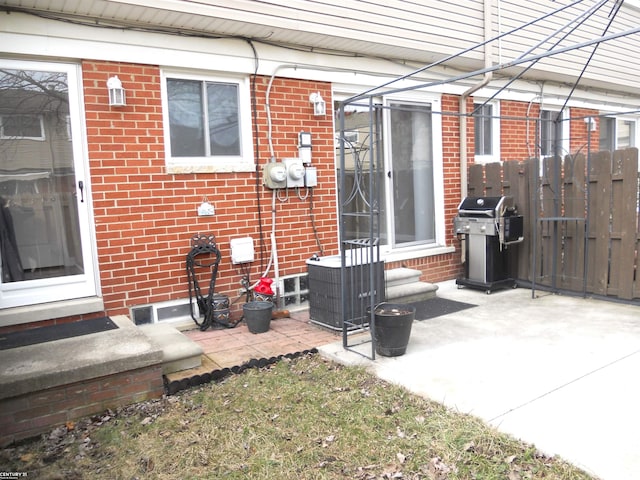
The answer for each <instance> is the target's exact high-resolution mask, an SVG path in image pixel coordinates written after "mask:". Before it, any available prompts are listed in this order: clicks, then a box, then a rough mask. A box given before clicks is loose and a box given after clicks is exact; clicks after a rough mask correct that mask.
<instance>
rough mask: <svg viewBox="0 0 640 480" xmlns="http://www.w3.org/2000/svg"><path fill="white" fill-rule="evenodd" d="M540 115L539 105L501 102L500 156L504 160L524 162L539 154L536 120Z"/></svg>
mask: <svg viewBox="0 0 640 480" xmlns="http://www.w3.org/2000/svg"><path fill="white" fill-rule="evenodd" d="M539 115H540V108H539V105H537V104H529V103H526V102H514V101H501V102H500V116H501V119H500V155H501V157H502V160H505V161H509V160H516V161H522V160H524V159H526V158H530V157H534V156H536V155H537V154H538V150H537V149H536V145H537V142H536V133H537V130H536V120H537V118H538V117H539Z"/></svg>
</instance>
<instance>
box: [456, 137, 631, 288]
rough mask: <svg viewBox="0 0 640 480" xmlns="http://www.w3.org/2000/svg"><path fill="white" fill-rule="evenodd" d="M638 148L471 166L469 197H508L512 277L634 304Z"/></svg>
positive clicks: (534, 283) (534, 284) (535, 283)
mask: <svg viewBox="0 0 640 480" xmlns="http://www.w3.org/2000/svg"><path fill="white" fill-rule="evenodd" d="M639 182H640V178H639V175H638V149H636V148H628V149H624V150H617V151H615V152H614V153H613V154H611V152H597V153H591V154H590V155H584V154H577V155H570V156H567V157H565V158H563V159H555V158H547V159H545V160H544V161H542V162H539V161H538V160H537V159H530V160H526V161H523V162H516V161H509V162H504V163H502V164H500V163H489V164H486V165H477V164H476V165H471V166H470V168H469V185H468V195H469V196H471V197H475V196H500V195H509V196H512V197H513V198H514V202H515V205H516V207H517V208H518V212H519V213H520V214H522V215H523V216H524V241H523V242H522V243H520V244H516V245H513V246H510V247H509V249H510V252H511V253H510V262H511V267H512V270H513V272H512V274H513V275H514V276H515V277H516V278H517V279H518V280H519V281H521V282H525V283H531V284H532V286H533V287H534V288H535V286H536V285H538V286H544V287H547V288H551V289H553V290H557V291H561V290H565V291H571V292H581V293H583V294H597V295H607V296H615V297H618V298H620V299H623V300H635V299H640V278H639V277H640V273H639V270H640V258H639V257H640V230H639V202H640V186H639Z"/></svg>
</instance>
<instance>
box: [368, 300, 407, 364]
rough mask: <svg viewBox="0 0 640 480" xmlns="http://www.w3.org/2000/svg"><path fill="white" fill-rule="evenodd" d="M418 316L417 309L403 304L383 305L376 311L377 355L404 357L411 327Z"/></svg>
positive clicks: (375, 335)
mask: <svg viewBox="0 0 640 480" xmlns="http://www.w3.org/2000/svg"><path fill="white" fill-rule="evenodd" d="M415 315H416V309H415V307H412V306H410V305H403V304H394V303H382V304H380V305H378V306H377V307H376V309H375V328H374V330H373V335H374V339H375V342H376V353H378V354H379V355H382V356H384V357H397V356H399V355H404V353H405V352H406V351H407V345H408V344H409V337H410V336H411V325H413V320H414V318H415Z"/></svg>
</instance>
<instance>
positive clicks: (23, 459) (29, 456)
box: [20, 453, 34, 463]
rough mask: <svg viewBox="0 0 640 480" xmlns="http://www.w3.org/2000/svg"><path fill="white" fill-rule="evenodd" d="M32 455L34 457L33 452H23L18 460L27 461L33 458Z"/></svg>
mask: <svg viewBox="0 0 640 480" xmlns="http://www.w3.org/2000/svg"><path fill="white" fill-rule="evenodd" d="M33 457H34V454H33V453H25V454H24V455H20V461H21V462H24V463H29V462H30V461H32V460H33Z"/></svg>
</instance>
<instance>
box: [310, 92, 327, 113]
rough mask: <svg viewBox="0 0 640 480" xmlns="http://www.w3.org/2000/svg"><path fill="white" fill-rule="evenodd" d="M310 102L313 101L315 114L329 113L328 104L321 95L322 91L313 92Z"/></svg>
mask: <svg viewBox="0 0 640 480" xmlns="http://www.w3.org/2000/svg"><path fill="white" fill-rule="evenodd" d="M309 102H311V103H313V114H314V115H316V116H320V115H325V114H326V113H327V104H326V103H325V101H324V100H323V98H322V95H320V92H313V93H312V94H311V95H309Z"/></svg>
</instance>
